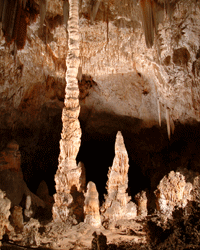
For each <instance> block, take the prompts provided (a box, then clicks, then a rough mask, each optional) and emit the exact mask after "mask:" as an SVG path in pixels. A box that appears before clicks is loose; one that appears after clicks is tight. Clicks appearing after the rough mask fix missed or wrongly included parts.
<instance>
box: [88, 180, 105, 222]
mask: <svg viewBox="0 0 200 250" xmlns="http://www.w3.org/2000/svg"><path fill="white" fill-rule="evenodd" d="M84 215H85V219H84V222H86V223H88V224H90V225H91V226H93V227H100V226H101V218H100V213H99V194H98V191H97V189H96V185H95V183H93V182H92V181H90V182H89V183H88V184H87V192H86V193H85V202H84Z"/></svg>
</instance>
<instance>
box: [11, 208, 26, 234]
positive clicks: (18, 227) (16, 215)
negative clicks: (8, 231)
mask: <svg viewBox="0 0 200 250" xmlns="http://www.w3.org/2000/svg"><path fill="white" fill-rule="evenodd" d="M11 223H12V226H13V227H14V229H15V232H16V233H21V232H22V231H23V228H24V219H23V212H22V207H20V206H14V207H13V209H12V214H11Z"/></svg>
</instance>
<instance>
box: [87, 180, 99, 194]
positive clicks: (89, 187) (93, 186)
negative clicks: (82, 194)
mask: <svg viewBox="0 0 200 250" xmlns="http://www.w3.org/2000/svg"><path fill="white" fill-rule="evenodd" d="M87 190H88V191H90V192H91V191H92V192H97V188H96V184H95V183H94V182H92V181H89V182H88V184H87Z"/></svg>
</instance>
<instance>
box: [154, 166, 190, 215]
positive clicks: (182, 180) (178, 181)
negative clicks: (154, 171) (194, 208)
mask: <svg viewBox="0 0 200 250" xmlns="http://www.w3.org/2000/svg"><path fill="white" fill-rule="evenodd" d="M192 188H193V186H192V183H190V182H187V180H186V177H185V176H184V175H183V174H182V173H180V172H174V171H171V172H170V173H169V175H168V176H164V178H163V179H162V180H161V181H160V184H159V185H158V189H157V190H156V191H155V195H156V198H157V210H158V211H159V212H160V213H161V214H162V215H164V217H165V218H167V217H170V216H171V215H172V212H173V211H174V209H175V207H176V208H184V207H185V206H186V205H187V203H188V201H189V200H191V196H190V192H191V190H192Z"/></svg>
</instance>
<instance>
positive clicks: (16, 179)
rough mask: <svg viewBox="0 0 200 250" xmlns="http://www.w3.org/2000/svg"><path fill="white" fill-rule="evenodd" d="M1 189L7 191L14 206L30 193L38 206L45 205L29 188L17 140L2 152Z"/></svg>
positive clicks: (0, 155) (0, 166)
mask: <svg viewBox="0 0 200 250" xmlns="http://www.w3.org/2000/svg"><path fill="white" fill-rule="evenodd" d="M0 189H2V190H3V191H5V192H6V195H7V197H8V198H9V199H10V201H11V204H12V207H13V206H17V205H19V204H20V202H21V201H22V198H23V195H25V196H27V195H30V196H31V199H32V203H33V204H34V205H35V206H36V207H39V206H41V207H45V203H44V202H43V201H42V200H41V199H40V198H38V197H37V196H36V195H35V194H33V193H32V192H31V191H30V190H29V188H28V187H27V185H26V183H25V181H24V179H23V173H22V170H21V153H20V151H19V145H18V143H17V142H16V141H15V140H12V141H10V142H9V143H8V144H7V146H6V148H5V149H4V150H2V151H1V152H0Z"/></svg>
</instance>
